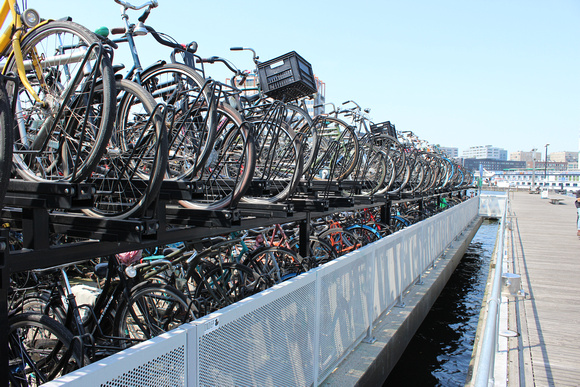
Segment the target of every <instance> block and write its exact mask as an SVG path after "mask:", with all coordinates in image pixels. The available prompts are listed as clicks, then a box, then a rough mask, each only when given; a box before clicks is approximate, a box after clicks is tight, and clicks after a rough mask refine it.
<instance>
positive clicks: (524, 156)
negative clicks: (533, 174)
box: [510, 151, 542, 161]
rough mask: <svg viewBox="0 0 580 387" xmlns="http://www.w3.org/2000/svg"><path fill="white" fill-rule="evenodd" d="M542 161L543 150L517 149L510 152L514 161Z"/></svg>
mask: <svg viewBox="0 0 580 387" xmlns="http://www.w3.org/2000/svg"><path fill="white" fill-rule="evenodd" d="M534 159H535V160H536V161H540V160H542V152H524V151H517V152H512V153H510V160H513V161H533V160H534Z"/></svg>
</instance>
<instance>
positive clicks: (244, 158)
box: [179, 104, 256, 210]
mask: <svg viewBox="0 0 580 387" xmlns="http://www.w3.org/2000/svg"><path fill="white" fill-rule="evenodd" d="M217 121H218V129H217V136H216V141H215V142H214V144H213V148H212V152H211V155H210V157H209V159H208V161H207V163H206V165H205V166H204V168H202V169H201V170H200V171H198V173H197V174H196V175H195V176H193V178H192V180H193V181H195V182H196V184H198V186H199V189H200V190H201V191H202V194H201V195H200V197H199V198H194V199H191V200H180V201H179V203H180V204H181V205H182V206H184V207H186V208H192V209H199V210H219V209H224V208H228V207H229V208H233V207H235V206H236V204H237V203H238V202H239V201H240V199H241V198H242V196H243V195H244V193H245V192H246V191H247V189H248V188H249V187H250V184H251V183H252V178H253V175H254V167H255V165H256V149H255V146H254V136H253V133H252V127H251V124H249V123H247V122H245V121H244V120H243V119H242V117H241V116H240V114H239V113H238V112H237V111H236V110H234V109H233V108H232V107H231V106H229V105H227V104H221V105H220V106H219V107H218V109H217Z"/></svg>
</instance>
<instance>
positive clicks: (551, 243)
mask: <svg viewBox="0 0 580 387" xmlns="http://www.w3.org/2000/svg"><path fill="white" fill-rule="evenodd" d="M549 196H550V198H559V199H563V200H562V201H561V202H560V203H559V204H551V202H550V200H547V199H542V198H540V196H539V195H531V194H529V193H526V192H515V193H510V202H511V209H510V212H509V213H508V221H510V220H511V230H510V231H509V233H508V246H507V247H508V262H507V263H508V271H510V272H513V273H517V274H520V275H521V279H522V290H523V291H524V292H525V294H526V295H525V297H518V298H516V297H509V300H510V301H509V303H508V311H509V314H508V329H509V330H510V331H514V332H518V333H519V336H517V337H514V338H509V339H508V348H509V349H508V356H507V358H508V371H507V385H508V386H519V385H521V386H579V385H580V239H579V238H578V236H577V235H576V208H575V206H574V198H572V197H568V196H563V195H558V194H554V193H550V195H549ZM508 228H509V227H508Z"/></svg>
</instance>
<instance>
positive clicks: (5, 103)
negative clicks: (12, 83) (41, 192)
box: [0, 82, 14, 208]
mask: <svg viewBox="0 0 580 387" xmlns="http://www.w3.org/2000/svg"><path fill="white" fill-rule="evenodd" d="M13 118H14V117H13V116H12V111H11V109H10V102H9V100H8V94H7V93H6V87H5V85H4V82H0V208H2V206H3V204H4V197H5V196H6V191H7V190H8V182H9V181H10V171H11V170H12V146H13V145H12V142H13V138H14V135H13V127H14V123H13Z"/></svg>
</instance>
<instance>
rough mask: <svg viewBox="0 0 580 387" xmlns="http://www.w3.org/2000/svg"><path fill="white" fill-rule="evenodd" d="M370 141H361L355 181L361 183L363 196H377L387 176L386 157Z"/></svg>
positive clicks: (364, 139)
mask: <svg viewBox="0 0 580 387" xmlns="http://www.w3.org/2000/svg"><path fill="white" fill-rule="evenodd" d="M369 140H370V139H369V138H363V139H362V140H361V141H359V143H360V148H359V149H360V151H359V157H358V165H357V172H356V174H355V179H356V180H359V181H360V183H361V194H363V195H366V196H371V195H373V194H375V193H376V192H377V191H378V190H379V189H380V188H381V187H383V185H384V183H385V178H386V176H387V163H386V160H385V155H384V154H383V152H381V151H379V150H378V149H377V147H375V145H374V144H373V143H372V142H371V141H369Z"/></svg>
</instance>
